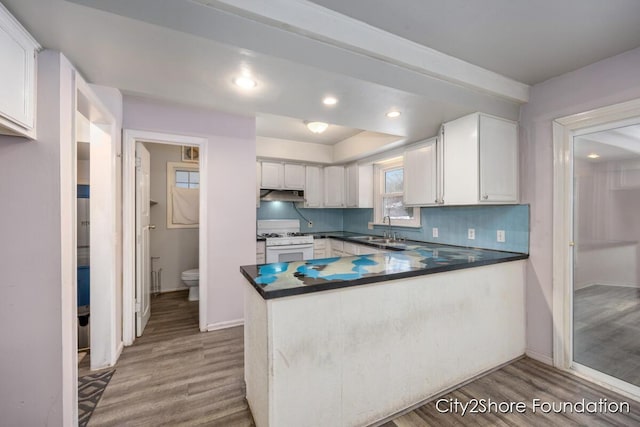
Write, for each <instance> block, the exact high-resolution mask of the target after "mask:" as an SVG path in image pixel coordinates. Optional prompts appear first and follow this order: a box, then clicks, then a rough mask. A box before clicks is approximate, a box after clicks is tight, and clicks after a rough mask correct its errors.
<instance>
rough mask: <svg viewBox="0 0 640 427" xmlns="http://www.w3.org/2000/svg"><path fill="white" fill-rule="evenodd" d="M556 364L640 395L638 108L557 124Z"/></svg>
mask: <svg viewBox="0 0 640 427" xmlns="http://www.w3.org/2000/svg"><path fill="white" fill-rule="evenodd" d="M554 151H555V156H556V157H555V158H556V160H557V161H556V165H555V175H554V294H553V297H554V299H553V304H554V308H553V320H554V365H555V366H557V367H559V368H563V369H568V370H572V371H573V372H575V373H576V374H578V375H581V376H584V377H586V378H588V379H590V380H592V381H595V382H597V383H600V384H602V385H604V386H606V387H608V388H610V389H613V390H615V391H617V392H620V393H622V394H626V395H629V396H632V397H634V398H638V397H640V374H638V373H639V372H640V329H639V325H640V282H639V278H640V249H639V242H640V217H639V216H638V215H637V212H638V211H639V210H640V100H636V101H631V102H628V103H623V104H619V105H614V106H610V107H606V108H602V109H599V110H595V111H591V112H589V113H583V114H578V115H574V116H570V117H566V118H563V119H558V120H557V121H556V122H555V123H554Z"/></svg>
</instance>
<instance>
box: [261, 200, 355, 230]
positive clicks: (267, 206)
mask: <svg viewBox="0 0 640 427" xmlns="http://www.w3.org/2000/svg"><path fill="white" fill-rule="evenodd" d="M342 211H343V209H300V213H301V214H302V215H304V216H305V217H306V218H307V219H309V220H311V221H313V228H309V227H307V222H306V221H305V220H304V219H302V218H300V216H299V215H298V213H297V212H296V211H295V209H294V208H293V203H291V202H262V201H261V202H260V207H259V208H258V209H257V218H258V219H299V220H300V231H304V232H311V233H317V232H321V231H342V224H343V222H342V217H343V213H342Z"/></svg>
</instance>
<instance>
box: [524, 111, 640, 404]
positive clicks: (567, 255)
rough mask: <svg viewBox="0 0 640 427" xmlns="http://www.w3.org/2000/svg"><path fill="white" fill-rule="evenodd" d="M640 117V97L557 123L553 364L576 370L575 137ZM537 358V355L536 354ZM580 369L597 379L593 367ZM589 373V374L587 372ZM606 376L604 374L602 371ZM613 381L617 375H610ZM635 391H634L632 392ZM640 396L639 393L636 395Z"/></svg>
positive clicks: (554, 178) (561, 367)
mask: <svg viewBox="0 0 640 427" xmlns="http://www.w3.org/2000/svg"><path fill="white" fill-rule="evenodd" d="M639 118H640V99H636V100H632V101H628V102H623V103H620V104H615V105H611V106H606V107H602V108H598V109H594V110H591V111H586V112H583V113H578V114H573V115H571V116H567V117H562V118H558V119H556V120H554V122H553V163H554V166H553V167H554V174H553V364H554V366H556V367H558V368H560V369H565V370H569V369H571V370H572V371H573V372H575V371H576V365H577V364H575V363H574V362H573V353H572V348H573V327H572V318H573V265H572V254H573V203H572V200H573V160H572V159H573V149H572V147H573V143H572V140H573V137H574V136H575V135H578V134H581V133H584V132H586V131H595V130H604V129H608V128H613V127H617V126H620V125H621V124H624V123H630V122H631V121H634V122H637V121H638V119H639ZM532 357H533V358H535V356H532ZM578 370H579V371H582V372H583V375H585V376H587V377H589V379H592V380H594V379H596V380H597V378H595V376H592V375H591V373H592V372H593V370H588V372H587V371H585V370H584V369H582V368H580V369H578ZM584 372H586V374H584ZM601 376H605V375H604V374H600V377H601ZM606 377H607V378H608V379H607V380H606V381H608V382H609V384H613V380H614V379H613V378H612V377H608V376H606ZM631 393H633V392H631ZM636 398H637V396H636Z"/></svg>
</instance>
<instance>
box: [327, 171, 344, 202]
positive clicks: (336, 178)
mask: <svg viewBox="0 0 640 427" xmlns="http://www.w3.org/2000/svg"><path fill="white" fill-rule="evenodd" d="M344 184H345V178H344V166H327V167H325V168H324V207H325V208H343V207H344V205H345V201H344V196H345V191H344Z"/></svg>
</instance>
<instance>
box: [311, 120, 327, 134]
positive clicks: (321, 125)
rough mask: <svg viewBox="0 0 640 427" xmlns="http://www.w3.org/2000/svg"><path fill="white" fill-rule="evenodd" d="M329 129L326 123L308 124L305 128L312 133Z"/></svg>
mask: <svg viewBox="0 0 640 427" xmlns="http://www.w3.org/2000/svg"><path fill="white" fill-rule="evenodd" d="M328 127H329V124H328V123H324V122H309V123H307V128H309V130H310V131H311V132H313V133H322V132H324V131H325V130H327V128H328Z"/></svg>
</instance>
